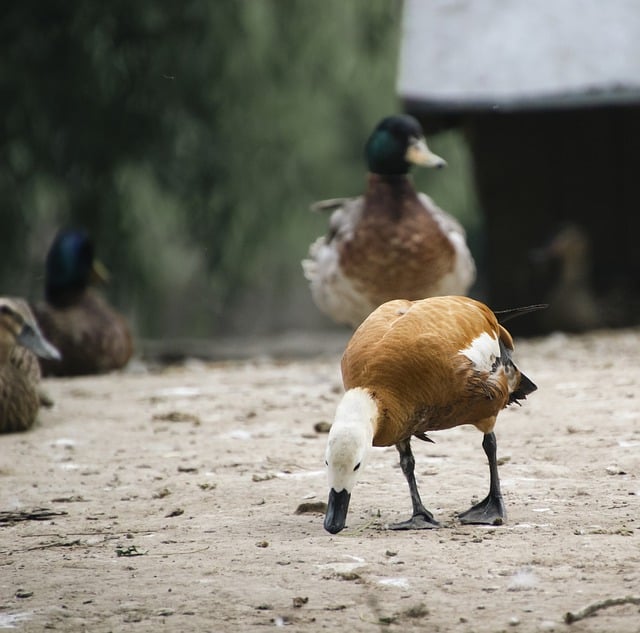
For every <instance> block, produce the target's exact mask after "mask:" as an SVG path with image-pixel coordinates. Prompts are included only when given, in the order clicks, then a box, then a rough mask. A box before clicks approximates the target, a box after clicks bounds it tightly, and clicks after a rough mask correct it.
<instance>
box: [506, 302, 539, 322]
mask: <svg viewBox="0 0 640 633" xmlns="http://www.w3.org/2000/svg"><path fill="white" fill-rule="evenodd" d="M548 307H549V304H548V303H536V304H534V305H530V306H522V307H521V308H509V309H507V310H494V311H493V313H494V314H495V315H496V316H497V317H498V323H501V324H502V323H506V322H507V321H509V320H510V319H515V317H518V316H521V315H522V314H529V312H537V311H538V310H544V309H546V308H548Z"/></svg>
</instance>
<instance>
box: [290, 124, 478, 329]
mask: <svg viewBox="0 0 640 633" xmlns="http://www.w3.org/2000/svg"><path fill="white" fill-rule="evenodd" d="M365 155H366V159H367V164H368V168H369V175H368V181H367V188H366V191H365V193H364V195H362V196H359V197H357V198H344V199H336V200H326V201H324V202H318V203H316V204H315V205H314V206H313V207H312V208H314V209H316V210H329V211H333V213H332V215H331V218H330V220H329V232H328V234H327V235H326V236H322V237H320V238H318V239H317V240H316V241H315V242H314V243H313V244H312V245H311V247H310V249H309V257H308V259H305V260H304V261H303V262H302V266H303V269H304V274H305V276H306V277H307V279H308V280H309V282H310V287H311V295H312V297H313V300H314V302H315V303H316V305H317V306H318V308H320V310H321V311H322V312H324V313H326V314H327V315H328V316H330V317H331V318H332V319H333V320H335V321H337V322H338V323H346V324H349V325H351V326H353V327H356V326H358V325H359V324H360V323H361V322H362V321H363V320H364V319H365V318H366V317H367V316H368V315H369V314H370V313H371V312H372V311H373V310H374V309H375V308H377V307H378V306H379V305H381V304H382V303H384V302H386V301H389V300H391V299H410V300H415V299H423V298H426V297H431V296H437V295H449V294H456V295H463V294H466V293H467V291H468V290H469V287H470V286H471V284H472V283H473V281H474V279H475V272H476V270H475V263H474V261H473V257H472V256H471V253H470V252H469V248H468V247H467V243H466V236H465V231H464V229H463V228H462V226H461V225H460V223H459V222H458V221H457V220H456V219H454V218H453V217H452V216H450V215H448V214H447V213H445V212H444V211H443V210H442V209H440V208H439V207H438V206H437V205H436V204H435V203H434V202H433V200H431V198H429V197H428V196H426V195H425V194H423V193H418V192H417V191H416V190H415V188H414V186H413V183H412V181H411V178H410V176H409V169H410V167H411V165H412V164H414V165H421V166H423V167H443V166H444V165H445V164H446V163H445V161H444V160H443V159H442V158H440V157H439V156H436V155H435V154H433V153H432V152H431V151H430V150H429V148H428V147H427V144H426V141H425V138H424V134H423V131H422V128H421V127H420V124H419V123H418V121H416V119H414V118H413V117H411V116H407V115H401V116H390V117H387V118H385V119H383V120H382V121H381V122H380V123H379V124H378V125H377V127H376V128H375V129H374V131H373V133H372V134H371V136H370V137H369V139H368V141H367V143H366V147H365Z"/></svg>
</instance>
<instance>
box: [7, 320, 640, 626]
mask: <svg viewBox="0 0 640 633" xmlns="http://www.w3.org/2000/svg"><path fill="white" fill-rule="evenodd" d="M639 352H640V330H633V331H632V330H626V331H619V332H613V333H610V332H602V333H594V334H589V335H585V336H579V337H577V336H576V337H567V336H563V335H553V336H550V337H547V338H544V339H539V340H533V341H518V342H517V359H518V360H519V364H520V366H521V368H522V369H523V370H524V371H525V372H526V373H527V374H528V375H529V377H530V378H531V379H532V380H534V382H536V383H537V384H538V386H539V390H538V391H537V392H536V393H534V394H532V396H531V397H530V398H529V399H528V400H527V401H525V402H524V403H523V406H522V407H511V408H509V409H507V410H505V411H504V412H503V413H502V414H501V416H500V417H499V419H498V424H497V427H496V432H497V436H498V450H499V457H500V458H501V468H500V472H501V477H502V484H503V492H504V494H505V500H506V503H507V510H508V513H509V517H508V521H507V523H506V524H505V525H504V526H500V527H477V526H476V527H472V526H461V525H460V524H459V523H458V522H457V521H456V513H457V512H458V511H461V510H464V509H466V508H467V507H469V505H470V503H471V501H472V500H473V499H477V498H479V497H480V498H481V497H483V496H484V495H485V494H486V491H487V487H488V468H487V465H486V458H485V456H484V454H483V452H482V448H481V440H482V437H481V435H480V434H479V433H478V432H477V431H476V430H475V429H473V428H469V427H467V428H459V429H454V430H451V431H445V432H442V433H439V434H436V435H434V439H435V441H436V442H437V443H436V444H424V443H422V442H417V441H416V442H414V451H415V454H416V460H417V470H416V472H417V473H418V476H419V477H418V484H419V486H420V489H421V492H422V495H423V498H424V500H425V504H426V505H427V507H429V508H430V509H431V510H432V511H433V512H434V514H435V515H436V516H437V518H439V519H440V520H441V522H442V523H443V527H442V528H441V529H439V530H430V531H423V532H393V531H388V530H385V524H387V523H390V522H394V521H398V520H402V519H403V518H407V517H408V515H409V512H410V507H411V506H410V499H409V494H408V489H407V485H406V482H405V480H404V478H403V476H402V472H401V471H400V469H399V468H398V467H397V461H398V460H397V454H396V451H395V449H394V448H393V447H391V448H388V449H374V454H373V455H372V456H371V459H370V460H369V463H368V465H367V467H366V468H365V470H364V472H363V473H362V477H361V481H360V482H359V483H358V485H357V486H356V488H355V490H354V492H353V496H352V500H351V508H350V511H349V518H348V526H347V529H345V531H344V532H342V533H340V534H338V535H336V536H331V535H330V534H328V533H327V532H325V531H324V530H323V527H322V518H323V517H322V514H320V513H303V514H296V509H297V508H298V507H299V506H300V505H301V504H305V503H306V504H313V503H318V502H323V501H326V496H327V487H326V480H325V473H324V465H323V453H324V447H325V442H326V438H327V436H326V433H322V432H318V431H316V430H315V425H317V424H318V423H321V422H330V421H331V420H332V418H333V413H334V410H335V406H336V403H337V401H338V399H339V397H340V393H341V387H340V381H339V373H338V362H339V354H338V353H337V352H336V353H333V352H332V353H330V354H325V355H324V356H321V357H320V356H318V357H314V358H307V359H304V360H291V361H288V360H282V359H281V360H277V361H273V360H269V359H268V358H255V359H250V360H242V361H234V362H217V363H203V362H200V361H189V362H186V363H184V364H181V365H174V366H169V367H165V368H156V369H153V368H152V369H149V368H145V367H143V366H142V365H141V364H139V363H138V364H134V366H133V367H132V368H131V369H130V370H128V371H127V372H124V373H120V374H113V375H109V376H101V377H91V378H79V379H57V380H55V379H52V380H47V381H45V383H44V385H45V387H46V389H47V391H48V392H49V394H50V395H51V396H52V397H53V399H54V400H55V406H54V408H52V409H49V410H43V411H42V412H41V415H40V421H39V423H38V424H37V426H36V427H34V428H33V429H32V430H31V431H29V432H28V433H25V434H20V435H8V436H0V629H3V628H7V629H9V628H13V629H15V630H19V631H43V630H61V631H92V632H93V631H98V632H102V631H125V630H126V631H163V630H166V631H212V632H217V631H234V632H235V631H253V630H256V631H262V630H268V629H270V628H279V627H286V629H287V630H292V631H301V632H308V633H314V632H316V631H339V630H342V631H349V632H354V631H390V632H393V631H403V632H404V631H462V632H472V631H473V632H484V631H491V632H496V631H518V632H520V631H523V632H524V631H576V632H594V631H602V632H604V631H606V632H614V633H626V632H636V633H637V632H639V631H640V606H638V605H637V604H636V605H634V604H623V605H617V606H615V605H610V606H608V607H607V608H602V609H599V610H597V612H596V614H595V615H594V616H593V617H588V618H584V619H580V620H579V621H577V622H575V623H574V624H566V623H565V622H564V617H565V614H566V613H567V612H569V611H571V612H574V613H576V612H578V611H579V610H580V609H582V608H584V607H587V606H588V605H592V604H594V603H597V602H599V601H602V600H606V599H616V598H624V597H627V596H635V597H640V512H639V505H640V395H639V394H640V362H639V357H640V354H639ZM39 508H40V509H42V508H44V509H46V510H48V511H50V512H55V513H59V514H56V515H49V516H47V514H46V512H43V511H40V514H38V511H37V509H39ZM29 513H31V517H29V516H28V514H29ZM37 516H39V518H40V519H41V520H34V519H35V518H36V517H37ZM9 519H13V520H9Z"/></svg>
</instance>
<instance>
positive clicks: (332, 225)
mask: <svg viewBox="0 0 640 633" xmlns="http://www.w3.org/2000/svg"><path fill="white" fill-rule="evenodd" d="M315 204H316V206H317V210H323V211H329V210H331V211H332V213H331V217H330V218H329V227H328V231H327V233H326V235H323V236H321V237H319V238H318V239H316V240H315V241H314V242H313V243H312V244H311V246H310V247H309V255H308V257H307V258H306V259H304V260H303V261H302V269H303V271H304V276H305V277H306V278H307V279H308V280H309V285H310V288H311V296H312V297H313V300H314V302H315V304H316V305H317V306H318V308H319V309H320V310H321V311H322V312H324V313H325V314H327V315H328V316H330V317H331V318H332V319H333V320H334V321H337V322H338V323H345V324H348V325H351V326H354V327H355V326H357V325H359V324H360V323H361V322H362V320H363V319H364V318H365V317H366V316H367V315H368V314H369V313H370V312H371V311H372V310H373V309H374V308H375V307H376V306H375V305H373V304H372V303H371V301H370V300H369V299H367V298H366V297H365V296H364V295H363V294H362V292H360V291H359V290H358V289H357V288H356V287H355V285H354V284H353V282H352V281H351V280H350V279H349V278H348V277H347V276H346V275H345V274H344V272H343V270H342V268H341V265H340V254H341V247H342V245H343V244H344V243H345V242H348V241H349V240H350V239H351V238H352V237H353V234H354V231H355V229H356V227H357V225H358V222H359V221H360V218H361V217H362V211H363V206H364V198H363V197H362V196H359V197H357V198H335V199H333V200H324V201H322V202H318V203H315Z"/></svg>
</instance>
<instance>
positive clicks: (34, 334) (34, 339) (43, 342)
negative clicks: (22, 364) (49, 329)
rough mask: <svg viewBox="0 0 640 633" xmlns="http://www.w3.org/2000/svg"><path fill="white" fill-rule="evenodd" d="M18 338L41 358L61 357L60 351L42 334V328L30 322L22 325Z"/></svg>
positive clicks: (57, 358) (54, 358)
mask: <svg viewBox="0 0 640 633" xmlns="http://www.w3.org/2000/svg"><path fill="white" fill-rule="evenodd" d="M16 340H17V341H18V343H19V344H20V345H22V346H23V347H26V348H27V349H29V350H31V351H32V352H33V353H34V354H36V355H37V356H40V358H46V359H49V360H60V358H61V356H60V352H59V351H58V350H57V349H56V348H55V347H54V346H53V345H51V343H49V341H47V339H45V338H44V336H42V334H41V332H40V330H39V329H38V328H37V327H33V326H32V325H30V324H29V323H25V324H24V325H23V326H22V330H21V331H20V334H18V336H17V338H16Z"/></svg>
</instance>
